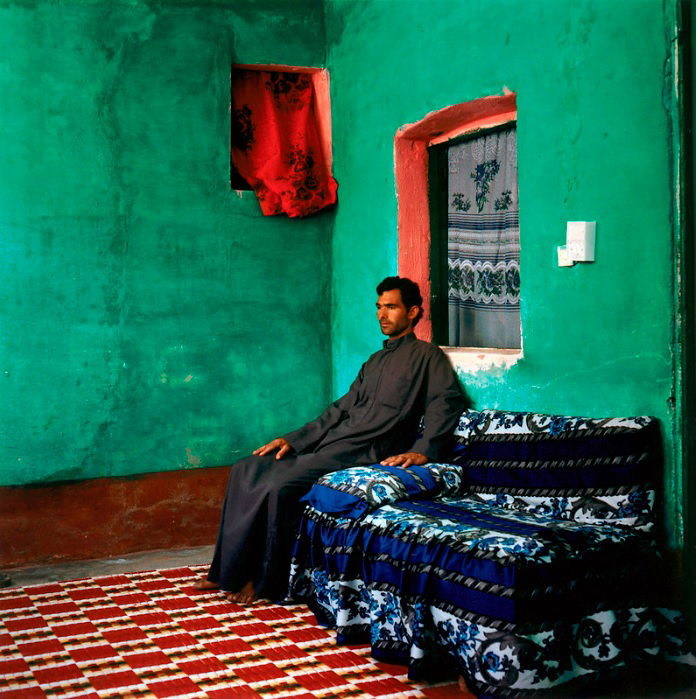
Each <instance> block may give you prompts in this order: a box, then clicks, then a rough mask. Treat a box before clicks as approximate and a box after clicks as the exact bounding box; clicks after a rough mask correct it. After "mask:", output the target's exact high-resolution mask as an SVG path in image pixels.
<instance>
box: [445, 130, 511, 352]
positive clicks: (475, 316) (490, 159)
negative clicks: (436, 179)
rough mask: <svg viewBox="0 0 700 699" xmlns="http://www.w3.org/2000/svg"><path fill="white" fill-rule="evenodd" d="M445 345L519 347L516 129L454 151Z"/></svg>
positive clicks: (451, 152)
mask: <svg viewBox="0 0 700 699" xmlns="http://www.w3.org/2000/svg"><path fill="white" fill-rule="evenodd" d="M447 157H448V202H447V206H448V214H447V263H448V287H449V288H448V309H449V344H450V345H451V346H453V347H498V348H519V347H520V227H519V220H518V177H517V174H518V168H517V157H516V133H515V127H513V128H509V129H507V130H503V131H497V132H495V133H491V134H487V135H485V136H479V137H476V138H474V139H472V140H470V141H466V142H463V143H459V144H457V145H454V146H451V147H450V148H449V149H448V152H447Z"/></svg>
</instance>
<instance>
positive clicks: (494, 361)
mask: <svg viewBox="0 0 700 699" xmlns="http://www.w3.org/2000/svg"><path fill="white" fill-rule="evenodd" d="M515 101H516V95H515V93H514V92H511V91H510V90H508V89H507V88H505V89H504V93H503V94H502V95H492V96H489V97H481V98H479V99H475V100H471V101H469V102H462V103H459V104H453V105H450V106H448V107H444V108H442V109H439V110H437V111H434V112H430V113H429V114H427V115H426V116H425V117H423V118H422V119H420V120H419V121H416V122H414V123H412V124H405V125H403V126H402V127H401V128H399V129H398V131H397V132H396V135H395V137H394V168H395V173H396V192H397V197H398V229H399V230H398V271H399V274H400V275H402V276H405V277H410V278H411V279H414V280H415V281H416V282H418V285H419V286H420V289H421V293H422V295H423V306H424V308H425V316H424V318H423V320H421V322H420V323H419V324H418V326H417V327H416V335H418V337H420V339H422V340H428V341H431V340H434V341H436V342H437V343H438V344H443V343H444V345H443V346H444V348H445V350H446V352H447V354H448V355H449V356H450V358H451V359H452V361H453V363H454V364H455V366H457V367H458V368H459V369H460V371H464V372H466V373H472V372H478V371H481V370H488V369H492V368H493V369H495V368H498V369H499V370H500V369H507V368H509V367H511V366H513V365H515V364H516V363H517V362H518V361H519V360H520V359H521V358H522V356H523V352H522V349H521V348H520V347H519V346H520V344H521V343H520V342H518V343H517V345H516V346H515V348H511V349H507V348H505V347H501V348H486V347H477V346H469V347H450V346H448V345H447V343H448V342H449V326H448V321H446V317H447V310H445V309H447V308H448V306H447V302H446V301H444V303H443V300H444V299H446V292H445V289H446V288H447V287H446V284H447V281H446V277H447V271H446V264H445V263H444V262H443V260H445V259H446V257H447V251H446V249H445V248H446V244H447V237H446V236H445V237H444V238H441V240H444V243H443V248H444V249H445V255H444V256H441V257H440V267H441V269H442V270H443V276H442V279H443V280H445V281H441V280H440V274H439V273H438V272H435V273H434V274H432V273H431V272H432V271H434V270H436V269H437V267H436V258H435V255H436V248H434V247H433V245H432V241H431V237H432V235H433V233H435V232H436V230H437V226H436V225H435V221H434V220H433V221H431V207H430V206H429V200H430V196H429V191H428V180H429V170H431V171H432V169H433V168H434V167H435V161H434V160H433V161H432V163H431V162H430V161H431V160H432V158H431V157H430V155H431V151H432V148H433V147H434V146H438V145H440V144H445V143H448V142H450V144H451V145H457V144H459V140H460V138H461V137H462V136H464V135H465V134H466V135H471V136H474V135H476V134H481V135H484V134H487V133H488V132H487V129H491V128H493V127H501V126H503V125H504V124H508V123H509V122H515V120H516V118H517V111H516V104H515ZM448 147H449V146H445V148H448ZM443 163H444V165H443V167H444V168H445V171H444V173H443V176H444V181H445V182H447V172H446V168H447V156H446V157H445V159H444V160H443ZM429 165H432V166H433V167H429ZM470 172H472V170H470ZM431 174H433V175H434V173H431ZM468 176H469V175H468V174H467V177H468ZM430 180H431V182H430V184H431V190H434V189H435V178H434V176H433V177H431V178H430ZM490 191H491V185H490ZM444 192H445V194H444V201H445V202H447V187H445V188H444ZM454 193H455V194H460V193H461V194H462V195H463V196H462V197H461V198H460V197H457V202H461V203H462V204H461V205H462V206H464V207H466V195H467V192H466V191H465V190H455V192H454ZM501 194H503V192H502V191H499V192H498V193H497V195H498V196H500V195H501ZM475 196H476V193H475V192H474V194H473V195H472V197H473V200H472V202H471V206H472V207H474V206H475V201H474V199H475ZM512 197H513V194H512V193H511V198H512ZM494 206H495V205H494ZM457 208H458V207H453V209H457ZM476 208H477V210H478V205H476ZM470 210H472V209H470ZM432 211H433V215H435V214H434V212H435V208H434V207H433V210H432ZM462 213H464V212H462ZM447 214H448V211H447V206H445V209H444V213H443V215H444V217H445V219H447ZM431 224H432V225H431ZM446 229H447V220H445V221H444V225H443V227H442V230H443V231H445V230H446ZM436 237H437V234H436ZM431 267H432V268H433V269H432V270H431ZM511 281H513V282H514V281H515V280H511ZM441 284H442V286H441ZM441 314H442V315H441ZM518 315H519V313H518ZM518 325H519V321H518ZM513 344H515V343H513Z"/></svg>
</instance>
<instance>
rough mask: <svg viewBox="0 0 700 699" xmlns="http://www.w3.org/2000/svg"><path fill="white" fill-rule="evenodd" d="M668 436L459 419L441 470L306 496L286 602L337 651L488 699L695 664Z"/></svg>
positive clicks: (613, 424)
mask: <svg viewBox="0 0 700 699" xmlns="http://www.w3.org/2000/svg"><path fill="white" fill-rule="evenodd" d="M661 474H662V450H661V440H660V430H659V424H658V421H657V420H655V419H654V418H650V417H633V418H604V419H592V418H575V417H567V416H556V415H540V414H535V413H523V412H503V411H493V410H483V411H475V410H469V411H467V412H466V413H464V414H463V415H462V416H461V418H460V420H459V424H458V426H457V428H456V430H455V434H454V444H453V445H452V447H451V449H450V452H449V454H448V458H447V459H446V460H445V463H434V464H426V465H425V466H412V467H410V468H407V469H401V468H393V467H383V466H381V465H379V464H375V465H373V466H358V467H353V468H348V469H345V470H342V471H337V472H335V473H331V474H328V475H326V476H324V477H323V478H321V479H320V480H319V481H318V482H317V483H316V484H315V485H314V486H313V488H312V489H311V490H310V491H309V493H308V494H307V495H306V496H305V498H304V500H305V505H306V507H305V510H304V515H303V518H302V522H301V526H300V529H299V535H298V538H297V542H296V546H295V549H294V556H293V560H292V568H291V576H290V585H289V598H290V599H294V600H296V601H302V602H305V603H306V604H308V605H309V607H310V608H311V610H312V611H313V612H314V613H315V615H316V617H317V619H318V621H319V623H321V624H323V625H326V626H330V627H333V628H334V629H335V630H336V634H337V642H338V643H339V644H352V643H367V642H369V643H371V647H372V654H373V656H374V657H375V658H377V659H379V660H382V661H385V662H391V663H401V664H405V665H407V666H408V676H409V677H410V678H413V679H416V680H424V679H438V678H440V677H444V676H446V675H447V674H448V673H455V672H456V673H458V674H459V675H460V676H461V677H462V678H463V680H464V682H465V683H466V685H467V687H468V688H469V689H470V690H471V691H472V692H473V693H474V694H476V695H477V696H506V697H513V696H530V695H532V694H539V693H540V692H549V693H553V692H554V693H556V692H560V691H562V687H564V689H565V690H566V691H567V692H568V691H573V688H574V687H575V685H577V684H585V683H589V682H591V681H592V680H600V679H603V678H605V677H610V676H611V675H613V674H614V673H617V672H619V671H621V670H625V669H628V668H630V667H634V666H636V665H637V664H639V663H643V664H644V665H645V666H648V665H649V663H651V662H665V661H675V662H677V663H681V664H685V665H693V664H694V655H693V652H692V648H691V642H690V638H689V635H688V632H687V629H686V627H685V624H684V621H683V618H682V615H681V614H680V612H678V611H676V610H673V609H670V608H668V606H667V605H668V599H669V595H668V590H667V589H666V584H665V582H666V578H667V577H668V576H667V575H665V574H664V564H663V559H662V557H661V553H660V551H661V547H660V546H659V543H658V541H657V524H656V519H657V506H656V501H657V492H658V487H659V481H660V478H661Z"/></svg>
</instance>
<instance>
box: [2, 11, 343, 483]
mask: <svg viewBox="0 0 700 699" xmlns="http://www.w3.org/2000/svg"><path fill="white" fill-rule="evenodd" d="M322 26H323V19H322V6H321V4H320V2H316V1H313V2H296V3H289V2H283V1H280V0H248V1H241V0H237V1H236V2H214V1H213V0H212V1H211V2H204V1H201V2H147V1H145V0H132V1H129V2H126V1H117V0H104V1H87V0H81V1H77V0H76V1H75V2H69V1H66V0H63V1H62V2H60V3H56V2H49V1H48V0H47V1H46V2H42V1H40V0H38V1H37V2H8V1H6V2H0V55H1V56H2V58H0V124H2V129H1V130H2V133H3V138H2V141H1V142H0V162H1V163H2V167H1V168H0V246H1V251H2V265H3V275H2V276H3V283H2V284H1V285H0V332H1V333H2V334H1V337H0V341H1V345H0V362H1V363H0V384H1V385H2V408H1V409H0V410H1V414H0V439H1V441H2V444H3V449H2V462H1V466H0V483H1V484H22V483H33V482H46V481H54V480H64V479H74V478H87V477H94V476H112V475H125V474H130V473H139V472H148V471H163V470H170V469H177V468H191V467H196V466H210V465H220V464H226V463H230V462H231V461H232V460H233V459H234V458H236V457H237V456H239V455H241V454H244V453H247V452H248V451H249V450H250V449H251V448H253V447H254V446H257V444H258V443H259V442H260V440H264V439H268V438H271V437H273V436H275V435H276V434H277V433H279V432H280V431H282V430H286V429H291V428H293V427H295V426H297V425H298V424H299V423H300V422H301V421H303V420H306V419H308V418H309V417H310V416H311V415H313V414H316V413H317V412H318V411H319V410H320V409H321V407H322V405H323V403H324V402H325V400H326V399H327V396H328V393H329V377H330V364H329V362H330V358H329V357H330V343H329V332H328V330H329V322H330V320H329V319H330V312H329V308H328V304H326V303H319V298H327V296H328V293H329V288H330V232H331V222H332V214H321V215H318V216H316V217H313V218H310V219H307V220H302V221H290V220H287V219H283V218H265V219H264V218H263V217H262V216H261V214H260V212H259V208H258V205H257V202H256V201H255V199H254V197H253V195H252V193H250V192H246V193H244V194H243V195H242V197H239V196H238V195H237V194H236V193H235V192H232V191H231V190H230V187H229V183H228V167H229V166H228V143H229V118H230V116H229V102H230V95H229V73H230V65H231V63H232V62H246V63H255V62H260V63H261V62H270V63H282V64H297V65H320V64H322V62H323V56H324V43H323V33H322V31H320V28H321V27H322ZM273 406H276V407H275V409H274V411H273V410H272V407H273Z"/></svg>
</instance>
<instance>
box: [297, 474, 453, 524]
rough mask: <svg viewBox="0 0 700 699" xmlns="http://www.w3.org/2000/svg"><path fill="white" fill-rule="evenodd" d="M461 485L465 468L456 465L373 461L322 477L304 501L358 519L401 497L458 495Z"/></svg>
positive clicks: (316, 507)
mask: <svg viewBox="0 0 700 699" xmlns="http://www.w3.org/2000/svg"><path fill="white" fill-rule="evenodd" d="M461 486H462V467H461V466H458V465H454V464H425V465H424V466H415V465H414V466H409V467H408V468H397V467H395V466H382V465H381V464H372V465H371V466H353V467H352V468H346V469H343V470H342V471H335V472H334V473H328V474H326V475H325V476H322V477H321V478H319V480H318V481H317V482H316V483H315V484H314V485H313V486H312V488H311V490H310V491H309V492H308V493H307V494H306V495H304V497H302V498H301V500H302V501H303V502H306V503H307V504H309V505H311V507H313V508H314V509H315V510H317V511H319V512H325V513H329V514H336V515H342V516H344V517H350V518H353V519H355V518H359V517H362V515H364V514H365V513H366V512H370V511H372V510H376V509H377V508H378V507H381V506H382V505H387V504H389V503H393V502H397V501H399V500H409V499H413V498H427V497H437V496H439V495H455V494H457V493H458V492H459V491H460V489H461Z"/></svg>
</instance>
